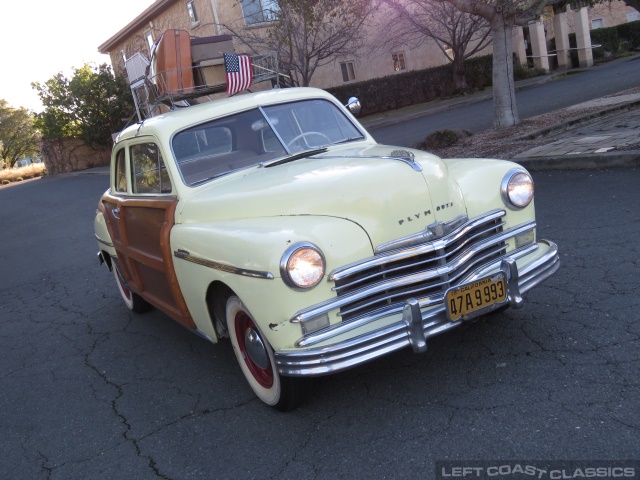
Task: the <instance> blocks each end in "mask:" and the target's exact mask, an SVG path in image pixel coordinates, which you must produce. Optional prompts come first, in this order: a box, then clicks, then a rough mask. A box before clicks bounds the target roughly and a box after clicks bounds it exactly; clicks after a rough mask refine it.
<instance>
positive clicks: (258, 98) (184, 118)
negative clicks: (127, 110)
mask: <svg viewBox="0 0 640 480" xmlns="http://www.w3.org/2000/svg"><path fill="white" fill-rule="evenodd" d="M313 98H324V99H327V100H330V101H333V102H336V99H335V97H334V96H333V95H331V94H330V93H328V92H326V91H324V90H321V89H318V88H309V87H296V88H284V89H273V90H266V91H262V92H256V93H249V94H245V95H238V96H234V97H229V98H222V99H219V100H214V101H212V102H206V103H202V104H198V105H193V106H190V107H180V108H177V109H176V110H172V111H170V112H167V113H163V114H161V115H158V116H155V117H150V118H148V119H146V120H144V121H143V122H141V123H137V124H135V125H131V126H130V127H128V128H126V129H125V130H123V131H122V132H121V133H120V134H119V135H118V138H117V139H116V143H118V142H120V141H122V140H126V139H129V138H134V137H139V136H142V135H156V136H159V137H160V136H162V137H166V136H167V135H168V136H171V135H172V134H173V133H174V132H176V131H177V130H181V129H183V128H186V127H189V126H191V125H195V124H198V123H201V122H203V121H206V120H210V119H213V118H219V117H224V116H226V115H230V114H233V113H236V112H241V111H244V110H249V109H251V108H255V107H257V106H264V105H272V104H277V103H285V102H291V101H295V100H306V99H313Z"/></svg>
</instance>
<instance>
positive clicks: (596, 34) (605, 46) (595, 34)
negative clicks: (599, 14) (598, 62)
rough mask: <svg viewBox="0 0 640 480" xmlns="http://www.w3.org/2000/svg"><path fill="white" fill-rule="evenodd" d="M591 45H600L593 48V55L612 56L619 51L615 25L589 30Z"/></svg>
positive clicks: (596, 56)
mask: <svg viewBox="0 0 640 480" xmlns="http://www.w3.org/2000/svg"><path fill="white" fill-rule="evenodd" d="M591 45H601V46H600V47H595V48H594V49H593V57H594V58H600V57H612V56H615V55H616V54H617V53H618V52H619V51H620V37H619V36H618V29H617V27H608V28H597V29H595V30H591Z"/></svg>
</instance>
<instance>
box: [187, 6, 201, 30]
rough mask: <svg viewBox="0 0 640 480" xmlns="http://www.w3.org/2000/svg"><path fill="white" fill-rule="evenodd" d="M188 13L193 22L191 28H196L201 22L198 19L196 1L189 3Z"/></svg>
mask: <svg viewBox="0 0 640 480" xmlns="http://www.w3.org/2000/svg"><path fill="white" fill-rule="evenodd" d="M187 13H188V15H189V20H190V21H191V26H192V27H195V26H196V25H197V24H198V23H199V22H200V19H199V18H198V11H197V10H196V5H195V3H194V0H191V1H190V2H187Z"/></svg>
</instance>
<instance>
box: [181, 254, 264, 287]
mask: <svg viewBox="0 0 640 480" xmlns="http://www.w3.org/2000/svg"><path fill="white" fill-rule="evenodd" d="M173 256H174V257H176V258H180V259H182V260H186V261H187V262H191V263H195V264H197V265H202V266H203V267H208V268H213V269H214V270H220V271H223V272H227V273H233V274H236V275H244V276H245V277H253V278H262V279H265V280H273V279H274V278H275V277H274V276H273V274H272V273H270V272H260V271H258V270H248V269H246V268H239V267H234V266H232V265H225V264H224V263H219V262H214V261H212V260H207V259H206V258H201V257H195V256H193V255H191V254H190V253H189V252H187V251H186V250H176V251H175V252H173Z"/></svg>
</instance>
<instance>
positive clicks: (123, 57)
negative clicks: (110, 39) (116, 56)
mask: <svg viewBox="0 0 640 480" xmlns="http://www.w3.org/2000/svg"><path fill="white" fill-rule="evenodd" d="M120 56H121V57H122V63H127V54H126V53H124V50H120Z"/></svg>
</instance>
